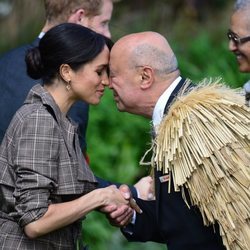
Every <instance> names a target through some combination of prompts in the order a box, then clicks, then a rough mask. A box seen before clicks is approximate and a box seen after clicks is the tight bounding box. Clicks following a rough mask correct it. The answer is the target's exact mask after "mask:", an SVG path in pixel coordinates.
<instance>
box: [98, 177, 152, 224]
mask: <svg viewBox="0 0 250 250" xmlns="http://www.w3.org/2000/svg"><path fill="white" fill-rule="evenodd" d="M134 186H135V188H136V190H137V193H138V194H139V196H140V197H139V198H141V199H143V200H152V199H153V198H154V195H153V188H152V186H153V181H152V178H151V177H150V176H146V177H143V178H142V179H140V180H139V181H138V182H137V183H136V184H135V185H134ZM119 191H120V194H121V196H122V197H123V199H124V200H123V203H119V204H118V203H117V204H109V205H106V206H103V207H101V208H100V209H99V210H100V211H101V212H103V213H105V214H106V217H107V219H108V220H109V223H110V224H111V225H113V226H116V227H124V226H126V225H128V224H129V223H130V222H131V220H132V218H133V214H134V212H137V213H139V214H140V213H142V212H143V211H142V210H141V208H140V207H139V206H138V205H137V203H136V201H135V199H134V198H133V197H132V195H131V192H130V189H129V187H128V186H127V185H125V184H123V185H121V186H120V187H119Z"/></svg>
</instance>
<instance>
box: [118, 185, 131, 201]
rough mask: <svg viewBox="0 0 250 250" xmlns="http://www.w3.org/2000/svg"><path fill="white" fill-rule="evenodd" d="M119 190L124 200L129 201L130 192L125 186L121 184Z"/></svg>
mask: <svg viewBox="0 0 250 250" xmlns="http://www.w3.org/2000/svg"><path fill="white" fill-rule="evenodd" d="M119 190H120V192H121V194H122V196H123V197H124V199H126V200H129V199H130V198H131V192H130V189H129V187H128V186H127V185H125V184H122V185H121V186H120V187H119Z"/></svg>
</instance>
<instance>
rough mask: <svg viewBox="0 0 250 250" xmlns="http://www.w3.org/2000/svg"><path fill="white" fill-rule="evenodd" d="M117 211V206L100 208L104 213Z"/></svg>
mask: <svg viewBox="0 0 250 250" xmlns="http://www.w3.org/2000/svg"><path fill="white" fill-rule="evenodd" d="M116 210H117V206H116V205H108V206H104V207H102V208H100V211H101V212H103V213H108V214H110V213H112V212H114V211H116Z"/></svg>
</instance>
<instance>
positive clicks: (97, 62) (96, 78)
mask: <svg viewBox="0 0 250 250" xmlns="http://www.w3.org/2000/svg"><path fill="white" fill-rule="evenodd" d="M108 63H109V49H108V47H107V46H105V47H104V49H103V51H102V52H101V53H100V54H99V55H98V56H97V57H96V58H95V59H94V60H92V61H91V62H89V63H86V64H85V65H83V66H82V67H81V68H80V69H78V70H77V71H74V72H73V73H72V75H71V84H70V85H71V91H72V96H73V98H74V99H76V100H82V101H85V102H87V103H89V104H94V105H95V104H98V103H99V102H100V100H101V97H102V96H103V94H104V89H105V86H107V85H108V84H109V79H108V74H107V68H108Z"/></svg>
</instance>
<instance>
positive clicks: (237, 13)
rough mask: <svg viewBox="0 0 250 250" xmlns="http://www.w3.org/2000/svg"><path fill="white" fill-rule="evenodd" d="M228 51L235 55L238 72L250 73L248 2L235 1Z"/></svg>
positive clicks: (242, 0)
mask: <svg viewBox="0 0 250 250" xmlns="http://www.w3.org/2000/svg"><path fill="white" fill-rule="evenodd" d="M227 35H228V38H229V50H230V51H231V52H232V53H234V54H235V56H236V59H237V62H238V65H239V71H240V72H250V0H237V1H236V3H235V5H234V11H233V14H232V16H231V21H230V30H229V31H228V33H227Z"/></svg>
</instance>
